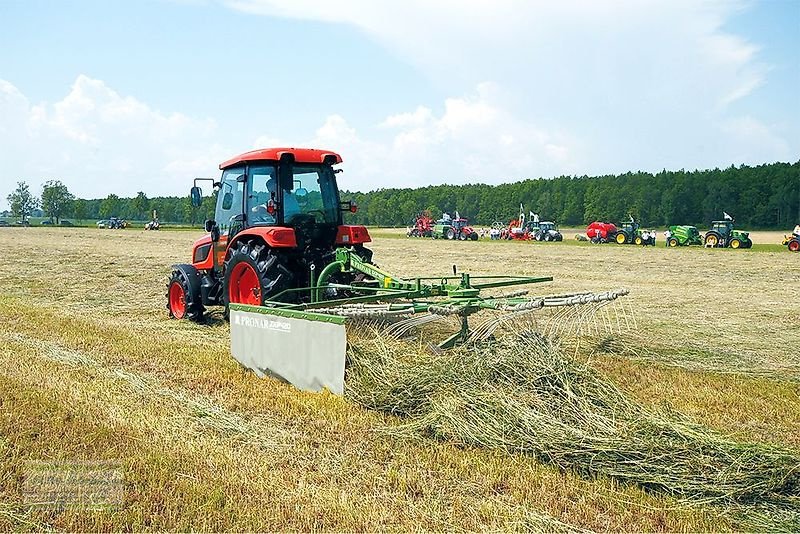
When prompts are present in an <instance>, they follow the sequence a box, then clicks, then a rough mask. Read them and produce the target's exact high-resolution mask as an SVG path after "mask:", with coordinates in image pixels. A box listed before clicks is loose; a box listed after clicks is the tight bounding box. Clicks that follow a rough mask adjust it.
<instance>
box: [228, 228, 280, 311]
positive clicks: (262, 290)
mask: <svg viewBox="0 0 800 534" xmlns="http://www.w3.org/2000/svg"><path fill="white" fill-rule="evenodd" d="M293 278H294V275H293V274H292V272H291V271H290V270H289V268H288V267H287V266H286V265H285V260H284V259H283V258H282V257H281V256H280V255H278V254H276V253H275V251H273V250H272V249H270V248H268V247H267V246H266V245H265V244H263V243H261V242H259V241H254V240H250V241H247V242H246V243H242V242H239V243H237V244H235V245H234V248H233V250H231V252H230V255H229V256H228V259H227V261H226V262H225V277H224V278H223V282H222V294H223V298H224V299H225V311H226V314H227V310H228V305H229V304H231V303H234V304H250V305H252V306H262V305H263V304H264V301H267V300H269V299H270V297H272V296H273V295H276V294H277V293H279V292H280V291H283V290H284V289H286V288H287V287H289V285H290V281H291V280H292V279H293Z"/></svg>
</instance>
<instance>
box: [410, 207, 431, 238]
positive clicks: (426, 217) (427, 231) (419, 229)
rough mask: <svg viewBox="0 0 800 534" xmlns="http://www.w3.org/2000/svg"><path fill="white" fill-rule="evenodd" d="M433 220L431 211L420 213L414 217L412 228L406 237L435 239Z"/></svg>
mask: <svg viewBox="0 0 800 534" xmlns="http://www.w3.org/2000/svg"><path fill="white" fill-rule="evenodd" d="M433 225H434V222H433V218H432V217H431V213H430V212H429V211H427V210H426V211H423V212H420V214H419V215H417V216H416V217H414V220H413V222H412V226H410V227H409V229H408V231H407V232H406V237H433Z"/></svg>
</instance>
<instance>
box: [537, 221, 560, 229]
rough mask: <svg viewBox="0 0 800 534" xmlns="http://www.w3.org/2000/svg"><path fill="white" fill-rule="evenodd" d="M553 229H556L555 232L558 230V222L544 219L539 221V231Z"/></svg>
mask: <svg viewBox="0 0 800 534" xmlns="http://www.w3.org/2000/svg"><path fill="white" fill-rule="evenodd" d="M551 230H552V231H554V232H557V231H558V227H557V226H556V223H554V222H551V221H543V222H540V223H539V231H541V232H549V231H551Z"/></svg>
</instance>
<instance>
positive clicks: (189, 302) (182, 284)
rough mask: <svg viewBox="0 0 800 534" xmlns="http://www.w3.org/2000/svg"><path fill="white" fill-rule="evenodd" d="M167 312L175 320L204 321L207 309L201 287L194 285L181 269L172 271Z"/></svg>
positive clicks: (168, 285) (168, 288)
mask: <svg viewBox="0 0 800 534" xmlns="http://www.w3.org/2000/svg"><path fill="white" fill-rule="evenodd" d="M167 311H169V316H170V317H172V318H173V319H189V320H190V321H197V322H199V321H202V320H203V312H204V311H205V308H204V307H203V302H202V299H201V297H200V291H199V286H197V285H196V284H192V283H191V282H190V280H189V279H188V278H187V275H186V273H184V272H183V271H181V270H180V269H175V270H174V271H172V275H171V276H170V277H169V282H167Z"/></svg>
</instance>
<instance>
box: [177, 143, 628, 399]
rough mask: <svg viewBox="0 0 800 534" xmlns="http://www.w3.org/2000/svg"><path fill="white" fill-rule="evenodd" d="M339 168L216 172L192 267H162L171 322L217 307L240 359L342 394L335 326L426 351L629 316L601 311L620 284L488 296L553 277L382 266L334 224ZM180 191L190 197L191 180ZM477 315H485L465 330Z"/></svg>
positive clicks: (263, 158) (320, 159)
mask: <svg viewBox="0 0 800 534" xmlns="http://www.w3.org/2000/svg"><path fill="white" fill-rule="evenodd" d="M340 162H341V157H340V156H339V155H338V154H335V153H333V152H326V151H319V150H313V149H289V148H286V149H264V150H256V151H252V152H248V153H245V154H242V155H240V156H237V157H235V158H233V159H231V160H229V161H227V162H225V163H223V164H222V165H220V168H221V169H222V171H223V174H222V177H221V179H220V180H219V181H215V180H214V181H213V182H214V187H215V188H216V189H218V190H219V192H218V195H217V207H216V215H215V220H209V221H207V222H206V231H207V232H208V234H207V235H206V236H205V237H203V238H201V239H199V240H197V241H196V242H195V244H194V249H193V254H192V257H193V260H192V263H190V264H180V265H175V266H174V267H173V272H172V276H171V277H170V280H169V282H168V285H167V309H168V311H169V313H170V316H172V317H175V318H178V319H183V318H186V319H191V320H195V321H202V319H203V314H204V312H205V308H206V306H212V305H220V306H222V307H223V308H224V310H225V312H226V315H228V314H229V317H230V322H231V350H232V353H233V355H234V357H235V358H236V359H237V360H238V361H239V362H240V363H242V364H243V365H244V366H246V367H248V368H250V369H252V370H254V371H255V372H256V373H257V374H259V375H272V376H277V377H280V378H283V379H285V380H288V381H290V382H291V383H293V384H295V385H296V386H297V387H300V388H303V389H309V390H319V389H322V388H323V387H326V388H328V389H330V390H331V391H333V392H335V393H341V392H342V390H343V380H344V364H345V350H346V330H345V324H350V325H352V326H353V327H356V326H355V325H359V324H363V325H364V327H363V328H366V329H377V330H376V331H377V332H379V335H387V336H392V337H405V336H408V335H410V334H413V333H415V332H416V333H419V334H420V335H424V339H426V340H427V342H428V343H429V344H430V346H431V347H432V349H433V350H436V351H439V350H446V349H449V348H451V347H454V346H456V345H460V344H468V343H474V342H482V341H486V340H489V339H491V338H492V337H493V335H494V333H495V332H496V331H497V330H498V329H499V328H501V327H503V326H504V325H514V328H517V327H518V325H519V324H520V323H519V321H521V320H523V319H526V318H529V319H531V320H533V321H534V322H536V321H538V320H537V319H536V317H537V316H538V317H540V318H541V321H540V322H538V323H536V324H538V329H539V330H540V331H542V333H548V332H549V333H555V334H561V335H570V334H581V333H586V332H594V333H600V332H612V331H614V330H617V329H620V328H625V327H626V326H629V325H630V323H631V321H632V320H633V319H632V317H631V316H630V315H629V314H627V313H626V312H625V309H624V307H620V308H617V307H615V306H609V305H610V304H614V303H615V302H616V301H617V300H618V299H619V298H620V297H623V296H625V295H626V294H627V291H626V290H616V291H604V292H599V293H594V292H574V293H569V294H557V295H541V296H527V292H528V291H527V290H524V289H523V290H517V291H513V292H510V293H505V294H498V293H494V291H496V290H498V289H502V288H507V287H510V286H522V285H529V284H536V283H542V282H548V281H551V280H552V278H551V277H549V276H539V277H533V276H514V275H494V276H476V275H470V274H468V273H458V272H457V270H456V268H455V266H454V267H453V274H451V275H445V276H424V277H411V278H400V277H397V276H395V275H393V274H391V273H388V272H387V271H384V270H382V269H381V268H379V267H377V266H376V265H374V264H373V263H372V252H371V251H370V250H369V249H367V248H365V247H364V244H365V243H368V242H370V241H371V238H370V236H369V233H368V232H367V229H366V228H364V227H363V226H353V225H345V224H343V221H342V213H343V212H348V211H354V209H355V206H354V204H353V203H352V202H342V201H341V200H340V199H339V190H338V186H337V181H336V174H335V172H334V169H333V166H334V165H336V164H338V163H340ZM198 180H201V179H197V180H196V181H195V184H196V183H197V181H198ZM209 180H210V179H209ZM191 197H192V204H193V205H199V204H200V203H201V201H202V191H201V190H200V188H199V187H198V186H197V185H195V187H193V188H192V194H191ZM457 219H458V218H457ZM452 226H453V225H450V227H452ZM434 231H435V230H434ZM470 235H471V234H470ZM484 312H485V313H489V312H492V316H491V317H488V318H485V319H484V320H483V321H481V322H479V323H478V324H470V319H476V318H477V315H478V314H483V313H484ZM434 323H437V325H438V326H437V325H434ZM446 325H450V328H448V327H447V326H446Z"/></svg>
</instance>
